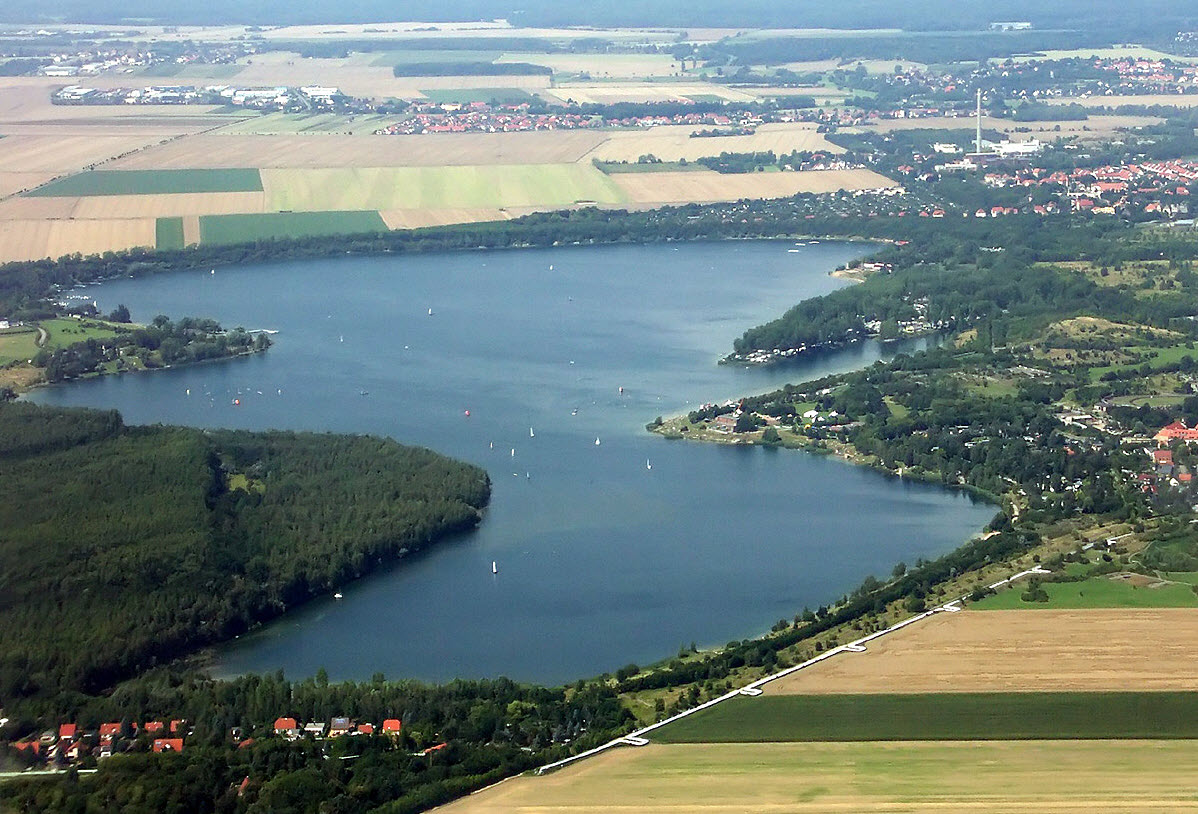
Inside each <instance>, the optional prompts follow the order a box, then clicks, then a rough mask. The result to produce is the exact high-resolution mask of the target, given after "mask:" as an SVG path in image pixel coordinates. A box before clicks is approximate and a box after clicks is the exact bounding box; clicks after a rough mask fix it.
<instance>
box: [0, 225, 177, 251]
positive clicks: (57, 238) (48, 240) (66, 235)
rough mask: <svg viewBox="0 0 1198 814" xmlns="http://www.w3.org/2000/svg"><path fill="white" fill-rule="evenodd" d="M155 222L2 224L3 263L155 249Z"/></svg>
mask: <svg viewBox="0 0 1198 814" xmlns="http://www.w3.org/2000/svg"><path fill="white" fill-rule="evenodd" d="M155 239H156V236H155V219H154V218H122V219H115V218H114V219H109V220H6V221H0V262H6V261H9V260H41V259H43V258H47V257H49V258H52V259H57V258H59V257H62V256H63V255H65V254H74V253H76V252H78V253H79V254H84V255H87V254H100V253H102V252H106V251H120V250H122V249H132V248H136V247H139V246H145V247H153V246H154V243H155Z"/></svg>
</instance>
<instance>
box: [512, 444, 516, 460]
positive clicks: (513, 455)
mask: <svg viewBox="0 0 1198 814" xmlns="http://www.w3.org/2000/svg"><path fill="white" fill-rule="evenodd" d="M512 457H513V458H515V457H516V448H515V447H512Z"/></svg>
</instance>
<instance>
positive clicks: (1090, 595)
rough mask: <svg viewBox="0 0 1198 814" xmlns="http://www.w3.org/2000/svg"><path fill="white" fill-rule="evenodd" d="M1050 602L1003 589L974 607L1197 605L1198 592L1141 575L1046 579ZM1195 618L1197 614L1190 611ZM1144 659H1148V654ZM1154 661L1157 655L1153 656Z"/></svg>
mask: <svg viewBox="0 0 1198 814" xmlns="http://www.w3.org/2000/svg"><path fill="white" fill-rule="evenodd" d="M1042 587H1043V588H1044V591H1045V593H1047V594H1048V601H1047V602H1025V601H1024V600H1023V599H1022V598H1021V597H1022V593H1021V592H1020V591H1003V592H1002V593H999V594H995V595H994V596H991V597H987V598H986V599H984V600H983V601H981V602H979V603H978V604H977V605H976V606H975V607H977V608H979V609H983V610H1001V609H1028V610H1035V609H1040V608H1053V609H1069V608H1198V594H1195V593H1194V591H1193V590H1192V589H1191V587H1190V586H1189V585H1186V584H1184V583H1180V582H1167V581H1164V580H1160V579H1156V578H1154V577H1146V576H1142V575H1140V574H1112V575H1106V576H1097V577H1091V578H1090V579H1088V580H1085V581H1084V582H1047V583H1044V584H1043V586H1042ZM1189 618H1191V619H1193V618H1194V614H1192V613H1191V614H1189ZM1143 658H1145V659H1148V658H1149V656H1148V654H1145V655H1144V656H1143ZM1152 658H1153V660H1154V661H1155V656H1153V657H1152Z"/></svg>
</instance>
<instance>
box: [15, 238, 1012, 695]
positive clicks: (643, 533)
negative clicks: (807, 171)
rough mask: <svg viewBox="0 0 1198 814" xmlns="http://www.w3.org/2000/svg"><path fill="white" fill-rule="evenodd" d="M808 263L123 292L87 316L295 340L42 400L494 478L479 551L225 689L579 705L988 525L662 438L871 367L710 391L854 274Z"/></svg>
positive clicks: (748, 249) (733, 259)
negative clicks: (567, 700) (322, 442)
mask: <svg viewBox="0 0 1198 814" xmlns="http://www.w3.org/2000/svg"><path fill="white" fill-rule="evenodd" d="M791 248H794V246H793V244H791V243H780V242H769V241H763V242H733V243H692V244H684V245H683V244H679V245H650V246H614V247H586V248H576V247H570V248H559V249H547V250H525V251H507V252H463V253H448V254H430V255H420V256H410V257H394V256H384V257H371V258H344V259H335V260H309V261H302V262H287V263H277V264H266V265H255V266H245V267H240V268H219V269H216V273H215V274H212V273H209V272H208V271H203V272H186V273H184V272H179V273H172V274H167V275H161V276H157V277H151V278H145V279H138V280H117V281H111V282H107V283H104V284H101V285H98V286H93V287H91V288H89V289H88V293H89V294H90V295H91V296H93V297H94V298H95V299H96V300H97V301H98V302H99V305H100V307H101V309H102V310H109V309H111V308H113V307H115V306H116V305H117V304H118V303H125V304H127V305H128V306H129V308H130V310H131V311H132V313H133V317H134V319H135V320H138V321H148V320H150V319H152V318H153V316H154V315H155V314H158V313H164V314H167V315H170V316H172V317H178V316H184V315H197V316H211V317H214V318H216V319H218V320H220V321H221V322H222V323H224V324H225V325H226V326H236V325H241V326H244V327H246V328H269V329H273V330H278V331H279V333H278V334H277V335H276V336H275V337H274V338H275V340H276V344H275V346H274V347H273V348H271V350H270V351H269V352H268V353H265V354H261V355H258V356H256V357H253V358H247V359H241V360H236V361H232V362H228V363H219V364H211V365H204V366H199V367H193V368H187V369H178V370H166V371H160V372H155V373H146V374H133V375H125V376H120V377H107V378H103V379H96V380H91V381H86V382H77V383H72V384H69V385H65V386H60V387H54V388H48V389H44V390H41V391H38V392H37V393H36V394H34V395H33V396H32V399H33V400H35V401H38V402H41V403H46V404H58V405H86V406H94V407H115V408H117V409H119V410H121V411H122V412H123V413H124V415H125V418H126V421H128V422H130V423H156V422H161V423H176V424H187V425H192V426H200V427H237V428H247V429H265V428H272V427H274V428H286V429H297V430H320V431H325V430H328V431H336V432H361V433H376V434H383V435H389V436H391V437H393V438H396V439H398V440H399V441H402V442H404V443H410V444H419V445H423V446H428V447H430V448H432V449H435V450H437V451H440V452H444V453H446V454H448V455H452V456H455V457H458V458H461V459H464V460H467V461H471V462H473V463H476V464H478V465H480V466H483V467H485V468H486V469H487V471H488V472H489V473H490V475H491V478H492V480H493V482H494V492H493V497H492V503H491V507H490V508H489V509H488V512H487V515H486V518H485V520H484V522H483V523H482V525H481V527H480V528H479V529H478V530H477V531H476V532H474V533H471V534H469V535H466V536H463V537H461V538H458V539H456V540H452V541H449V542H445V543H443V544H441V545H439V546H437V547H436V548H435V549H434V550H432V551H429V552H426V553H425V554H422V555H420V556H418V557H415V558H411V559H408V560H405V561H403V562H401V563H400V564H399V565H397V566H396V567H394V568H390V569H387V570H385V571H384V572H382V573H377V574H375V575H373V576H371V577H368V578H366V579H364V580H360V581H358V582H355V583H352V584H349V585H346V586H344V587H343V588H342V590H343V593H344V596H345V598H344V600H342V601H340V602H334V601H333V600H332V599H331V598H329V599H318V600H316V601H314V602H312V603H310V604H309V605H307V606H305V607H303V608H301V609H299V610H297V611H295V612H293V613H290V614H288V616H287V617H286V618H285V619H282V620H280V621H278V622H276V623H274V624H272V625H269V626H267V627H265V628H263V629H261V630H259V631H256V632H254V633H252V634H249V635H246V636H243V637H242V638H241V639H240V640H238V641H236V642H234V643H231V644H230V645H228V646H226V647H224V648H222V649H221V650H220V651H219V652H218V653H217V655H216V660H215V664H214V668H213V669H214V672H215V673H216V674H218V675H231V674H236V673H241V672H251V671H270V670H276V669H280V668H282V669H284V670H285V671H286V672H287V673H288V674H289V675H292V676H301V675H309V674H312V673H314V672H315V671H316V670H317V668H319V667H322V666H323V667H325V668H326V669H327V671H328V673H329V675H330V676H331V677H332V678H334V679H344V678H355V679H360V678H368V677H369V676H370V675H372V674H373V673H375V672H382V673H384V674H386V675H387V676H388V677H392V678H399V677H412V678H421V679H428V680H445V679H450V678H453V677H459V676H460V677H480V676H495V675H507V676H510V677H512V678H516V679H521V680H529V681H539V682H546V683H558V682H563V681H569V680H572V679H575V678H579V677H583V676H588V675H594V674H597V673H600V672H603V671H607V670H613V669H615V668H616V667H619V666H621V665H623V664H625V663H628V662H630V661H635V662H640V663H645V662H649V661H653V660H656V659H660V658H663V657H666V656H669V655H672V654H673V653H674V652H676V651H677V649H678V647H679V646H680V645H683V644H687V645H689V644H690V642H692V641H694V642H696V643H698V644H699V645H700V646H706V645H716V644H723V643H724V642H726V641H728V640H731V639H740V638H745V637H748V636H752V635H757V634H759V633H761V632H764V631H765V630H767V629H768V628H769V626H770V625H771V624H772V623H773V622H775V621H776V620H778V619H779V618H789V617H791V616H793V615H794V614H795V613H796V612H798V611H800V610H802V608H803V607H804V606H810V607H813V608H814V607H817V606H819V605H821V604H825V603H828V602H830V601H832V600H834V599H836V598H837V597H839V596H840V595H842V594H843V593H845V592H846V591H849V590H851V589H852V588H854V587H855V586H856V585H857V584H859V583H860V581H861V580H862V579H863V578H864V577H865V576H866V575H868V574H871V573H873V574H879V575H880V574H884V573H888V572H889V571H890V569H891V567H892V566H893V565H894V563H896V562H897V561H899V560H905V561H907V562H912V561H914V560H915V559H916V558H918V557H921V556H922V557H929V558H930V557H934V556H937V555H939V554H943V553H945V552H947V551H949V550H952V549H953V548H956V547H957V546H959V545H960V544H961V543H962V542H963V541H964V540H965V539H966V538H967V537H968V536H970V535H971V534H973V533H975V532H977V531H978V530H979V529H980V528H981V527H982V526H983V525H984V524H985V523H986V521H988V520H989V519H990V518H991V517H992V516H993V514H994V512H995V509H994V507H992V506H988V505H985V504H983V503H979V502H975V501H974V500H973V499H971V498H970V497H968V496H965V495H963V494H961V493H957V492H950V491H946V490H943V489H940V488H938V487H934V486H929V485H925V484H917V483H911V482H905V481H901V480H897V479H893V478H889V477H887V476H885V475H882V474H879V473H876V472H872V471H868V470H865V469H862V468H858V467H854V466H850V465H848V464H846V463H844V462H841V461H838V460H833V459H828V458H822V457H818V456H813V455H808V454H805V453H800V452H787V451H782V450H769V449H759V448H733V447H723V446H707V445H700V444H694V443H687V442H670V441H666V440H664V439H662V438H659V437H657V436H654V435H650V434H649V433H647V432H645V430H644V425H645V424H646V423H647V422H649V421H651V420H652V419H653V418H654V417H655V416H657V415H670V414H673V413H678V412H682V411H685V410H687V409H690V408H693V407H694V406H696V405H697V404H699V403H702V402H705V401H714V400H722V399H725V398H729V397H733V396H737V395H744V394H752V393H758V392H763V391H766V390H769V389H772V388H774V387H777V386H779V385H781V384H783V383H784V382H786V381H801V380H804V379H810V378H814V377H817V376H821V375H824V374H826V373H829V372H833V371H838V370H847V369H852V368H856V367H860V366H863V365H866V364H869V363H871V362H872V361H874V360H875V359H877V358H880V356H881V353H882V350H881V349H880V348H879V347H878V346H877V345H875V344H873V343H861V344H859V345H856V346H853V347H852V348H850V349H847V350H843V351H837V352H832V353H826V354H823V355H820V356H818V357H812V358H809V359H804V360H801V361H797V362H795V363H793V364H791V365H790V366H788V367H785V368H781V367H779V368H769V369H762V368H753V369H746V368H743V367H731V366H719V365H717V364H716V361H717V360H718V358H719V357H720V356H722V355H723V354H725V353H727V352H728V351H729V350H730V349H731V343H732V340H733V339H734V338H735V337H736V336H738V335H739V334H740V333H741V332H742V331H743V330H744V329H745V328H747V327H750V326H752V325H755V324H758V323H760V322H763V321H765V320H767V319H770V318H772V317H775V316H777V315H779V314H780V313H781V312H782V311H784V310H785V309H786V308H787V307H789V306H790V305H792V304H794V303H796V302H798V301H799V300H801V299H804V298H806V297H810V296H815V295H819V294H823V293H827V292H829V291H832V290H834V289H836V288H837V287H839V286H840V285H842V284H843V283H841V282H840V281H837V280H836V279H834V278H832V277H830V276H828V272H829V271H830V270H831V269H833V268H834V267H836V266H837V265H839V264H841V263H844V262H846V261H848V260H849V259H852V258H854V257H857V256H860V255H861V254H863V253H864V252H865V249H864V247H862V246H860V245H853V244H837V243H821V244H819V245H811V246H801V247H798V251H796V252H791V251H788V249H791ZM430 309H431V310H432V312H433V313H432V315H431V316H430V315H429V313H428V312H429V310H430ZM621 388H623V391H622V392H621ZM188 391H190V393H189V392H188ZM235 399H236V400H239V401H240V404H239V405H234V400H235ZM467 410H468V411H469V416H467V415H466V411H467ZM596 439H598V440H599V441H600V444H598V445H596V443H595V441H596ZM649 464H651V465H652V466H651V468H650V467H649ZM493 561H494V562H496V563H497V564H498V569H499V573H498V574H497V575H493V574H492V573H491V563H492V562H493Z"/></svg>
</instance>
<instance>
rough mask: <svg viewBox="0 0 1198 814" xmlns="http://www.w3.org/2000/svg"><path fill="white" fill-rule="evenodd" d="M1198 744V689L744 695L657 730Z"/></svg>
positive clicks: (663, 737)
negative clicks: (1147, 740)
mask: <svg viewBox="0 0 1198 814" xmlns="http://www.w3.org/2000/svg"><path fill="white" fill-rule="evenodd" d="M1124 738H1156V739H1162V738H1187V739H1189V738H1198V692H1090V691H1085V692H1082V691H1079V692H1005V693H963V692H954V693H899V694H889V695H880V694H868V695H844V694H837V695H770V694H766V695H762V696H760V697H758V698H748V697H739V698H734V699H732V700H731V701H725V702H724V703H722V704H718V705H716V706H714V707H710V708H708V709H705V710H703V711H702V712H698V713H695V714H694V715H690V716H688V717H686V718H683V719H681V720H680V721H677V722H676V723H672V724H670V725H669V726H666V727H662V728H661V729H659V730H657V731H656V732H654V733H653V740H654V741H655V742H660V743H775V742H786V741H918V740H931V741H937V740H1056V739H1066V740H1084V739H1124Z"/></svg>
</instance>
